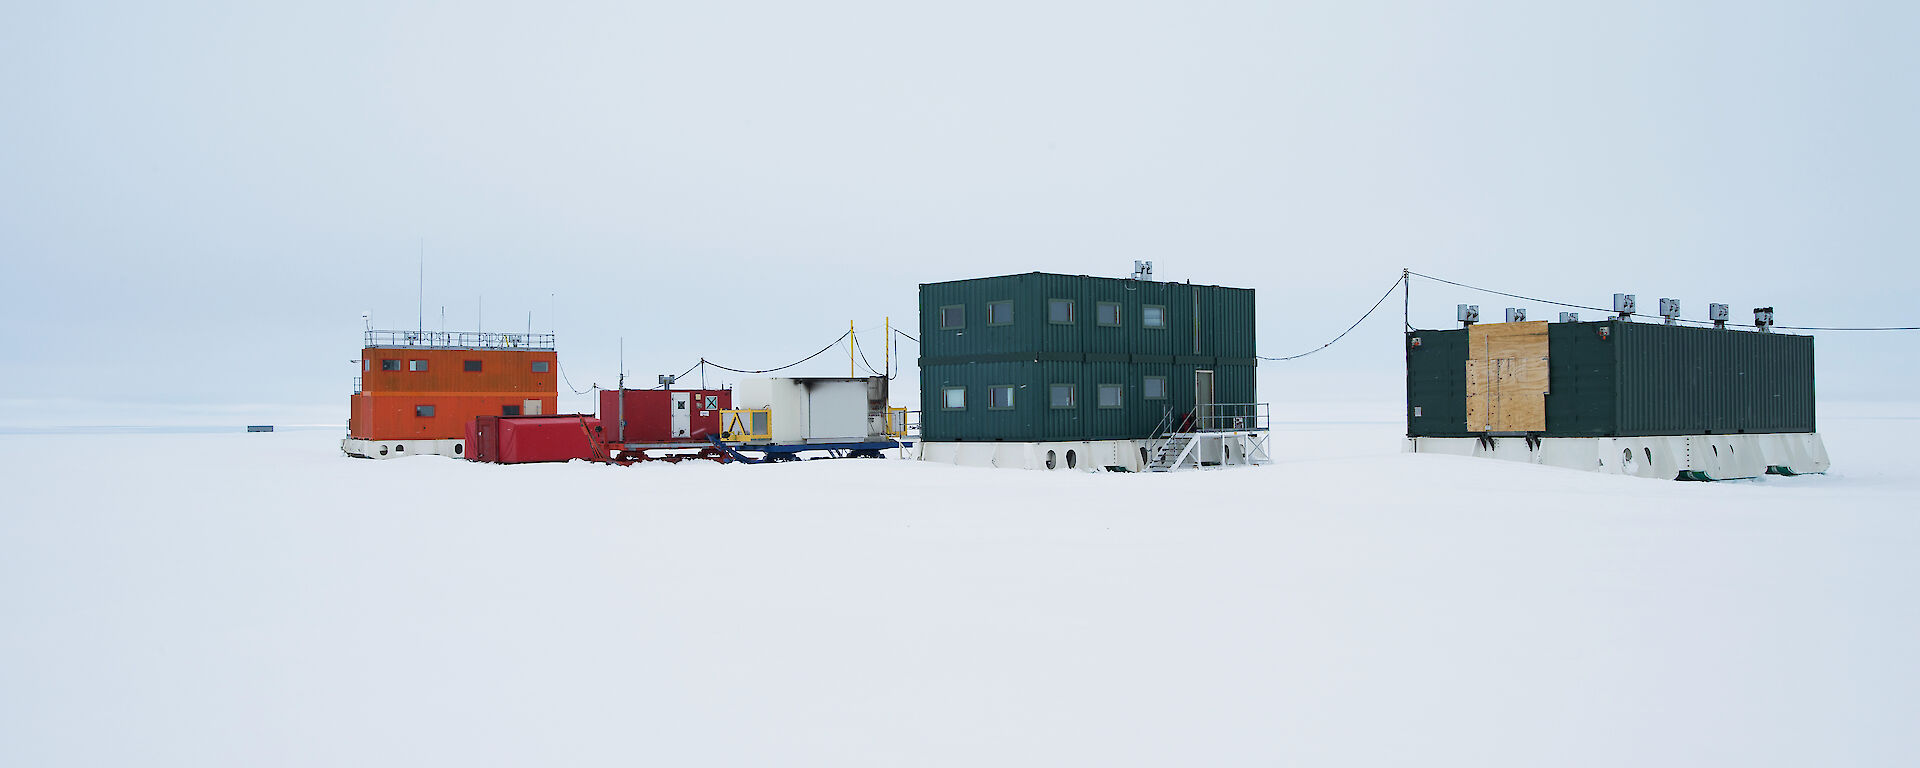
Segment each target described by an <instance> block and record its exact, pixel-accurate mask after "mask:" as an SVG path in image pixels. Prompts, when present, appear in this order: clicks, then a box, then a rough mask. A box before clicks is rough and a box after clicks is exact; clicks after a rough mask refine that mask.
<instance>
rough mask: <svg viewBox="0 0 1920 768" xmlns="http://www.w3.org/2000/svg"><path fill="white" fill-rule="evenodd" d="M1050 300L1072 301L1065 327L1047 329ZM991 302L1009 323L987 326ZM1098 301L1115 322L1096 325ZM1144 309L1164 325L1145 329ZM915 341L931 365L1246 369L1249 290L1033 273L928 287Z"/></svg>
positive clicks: (1250, 353)
mask: <svg viewBox="0 0 1920 768" xmlns="http://www.w3.org/2000/svg"><path fill="white" fill-rule="evenodd" d="M1053 299H1062V300H1066V301H1070V302H1072V306H1073V321H1072V322H1071V323H1064V324H1062V323H1055V322H1052V319H1051V317H1050V315H1049V303H1050V300H1053ZM999 301H1011V302H1012V303H1013V318H1012V322H1011V323H1009V324H1004V325H998V324H989V323H988V322H987V305H988V304H990V303H993V302H999ZM1103 302H1105V303H1113V304H1118V305H1119V307H1120V315H1121V317H1120V324H1119V325H1117V326H1116V325H1102V324H1101V323H1100V316H1099V312H1100V304H1101V303H1103ZM949 306H957V307H960V308H961V313H962V315H963V323H962V326H961V327H958V328H945V327H942V325H941V322H940V310H941V308H943V307H949ZM1150 306H1151V307H1160V308H1162V309H1164V310H1165V326H1164V327H1159V328H1150V327H1147V326H1146V325H1145V322H1144V318H1145V313H1146V309H1147V308H1148V307H1150ZM920 340H921V343H920V351H921V356H922V359H923V360H924V361H926V362H930V363H935V364H938V363H945V362H961V361H974V362H980V361H985V360H1019V359H1026V360H1035V359H1042V358H1045V357H1052V358H1055V359H1066V358H1069V357H1071V358H1073V359H1078V360H1085V359H1086V358H1087V356H1100V357H1112V358H1118V356H1126V357H1128V358H1129V360H1118V359H1115V360H1112V361H1113V362H1144V361H1146V359H1147V358H1172V357H1188V358H1226V359H1227V361H1228V362H1230V363H1234V364H1240V363H1245V364H1252V362H1253V358H1254V354H1255V352H1254V350H1255V349H1256V347H1255V344H1254V292H1253V291H1252V290H1251V289H1247V288H1225V287H1221V286H1212V285H1189V284H1185V283H1156V282H1149V281H1139V280H1122V279H1118V278H1109V277H1088V276H1084V275H1082V276H1075V275H1054V274H1047V273H1041V272H1034V273H1029V274H1023V275H1005V276H1001V277H986V278H979V279H975V280H956V281H952V282H945V283H927V284H924V285H921V286H920ZM1133 358H1138V359H1133ZM1192 362H1212V360H1196V361H1192Z"/></svg>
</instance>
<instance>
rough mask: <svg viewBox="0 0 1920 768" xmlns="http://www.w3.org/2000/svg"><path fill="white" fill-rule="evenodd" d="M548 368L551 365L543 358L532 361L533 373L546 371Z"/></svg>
mask: <svg viewBox="0 0 1920 768" xmlns="http://www.w3.org/2000/svg"><path fill="white" fill-rule="evenodd" d="M550 368H552V365H551V364H550V363H548V362H547V361H545V360H535V361H533V372H534V373H546V372H547V371H548V370H549V369H550Z"/></svg>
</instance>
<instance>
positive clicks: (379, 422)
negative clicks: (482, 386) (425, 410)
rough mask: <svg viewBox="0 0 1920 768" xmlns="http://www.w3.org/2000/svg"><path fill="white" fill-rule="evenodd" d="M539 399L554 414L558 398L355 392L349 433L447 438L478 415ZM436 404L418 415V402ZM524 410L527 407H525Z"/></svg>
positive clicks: (463, 429)
mask: <svg viewBox="0 0 1920 768" xmlns="http://www.w3.org/2000/svg"><path fill="white" fill-rule="evenodd" d="M527 400H539V401H540V412H541V413H542V414H552V413H553V412H554V410H555V409H557V408H558V407H559V403H558V398H556V397H553V396H547V397H540V396H537V395H534V394H532V393H527V394H524V395H498V394H485V395H476V394H467V393H452V392H420V393H399V394H380V393H368V392H363V393H361V394H358V395H354V396H353V409H352V411H353V418H352V419H351V420H350V421H349V423H348V434H349V435H351V436H352V437H357V438H361V439H363V440H446V439H454V438H465V437H466V434H467V422H469V421H472V420H473V418H474V417H475V416H499V415H501V413H502V412H501V409H502V408H503V407H504V406H509V405H516V406H524V404H525V401H527ZM422 405H430V406H433V415H432V416H418V415H415V408H416V406H422ZM523 412H524V411H523Z"/></svg>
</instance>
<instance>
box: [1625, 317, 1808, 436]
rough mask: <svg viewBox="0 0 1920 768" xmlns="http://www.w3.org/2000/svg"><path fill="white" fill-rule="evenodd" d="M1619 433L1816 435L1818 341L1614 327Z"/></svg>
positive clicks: (1778, 335)
mask: <svg viewBox="0 0 1920 768" xmlns="http://www.w3.org/2000/svg"><path fill="white" fill-rule="evenodd" d="M1613 333H1614V334H1615V339H1614V340H1615V347H1614V349H1615V352H1614V354H1615V359H1616V360H1617V364H1618V366H1619V368H1618V370H1619V382H1620V391H1619V413H1620V417H1619V419H1620V423H1619V433H1620V434H1622V435H1629V436H1636V435H1703V434H1707V435H1719V434H1737V433H1742V432H1812V431H1813V430H1814V426H1815V423H1814V400H1813V337H1811V336H1795V335H1790V334H1784V333H1748V332H1744V331H1730V330H1715V329H1711V328H1690V327H1686V326H1670V325H1650V324H1645V323H1617V322H1616V323H1615V324H1614V330H1613Z"/></svg>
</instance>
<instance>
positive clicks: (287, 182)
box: [0, 0, 1920, 421]
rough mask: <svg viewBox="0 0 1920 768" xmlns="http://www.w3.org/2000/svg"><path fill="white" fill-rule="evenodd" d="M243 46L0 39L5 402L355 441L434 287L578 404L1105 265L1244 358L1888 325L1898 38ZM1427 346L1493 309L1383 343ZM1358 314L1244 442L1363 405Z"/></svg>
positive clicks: (972, 26) (1845, 344)
mask: <svg viewBox="0 0 1920 768" xmlns="http://www.w3.org/2000/svg"><path fill="white" fill-rule="evenodd" d="M272 5H274V4H269V3H254V2H233V3H204V4H203V3H184V2H176V3H127V4H107V3H85V2H62V3H31V4H30V3H9V4H7V5H6V6H5V7H4V9H0V97H4V101H3V102H0V103H3V104H4V109H0V258H3V259H4V262H3V265H0V278H4V284H5V286H6V288H7V290H6V293H5V295H6V301H5V302H3V303H0V313H3V314H0V318H4V321H5V327H6V329H7V331H6V333H7V339H8V343H7V344H5V345H3V346H0V367H4V369H5V370H6V371H7V372H8V373H9V374H10V375H8V376H7V377H6V383H5V384H4V386H3V388H0V398H5V399H11V400H38V399H48V398H64V399H76V400H95V401H123V402H133V403H148V402H151V403H158V404H189V405H193V404H201V405H204V404H222V403H264V404H284V405H288V406H312V405H320V406H334V405H337V406H338V412H339V413H338V415H339V418H340V419H341V420H342V421H344V419H345V415H346V397H347V394H348V393H349V391H350V388H351V380H352V378H353V377H354V376H355V375H356V368H355V367H354V366H353V365H352V364H351V363H350V362H349V361H350V360H353V359H354V358H356V357H358V354H359V350H358V345H359V343H360V329H361V322H360V313H361V312H362V311H363V310H366V311H371V312H372V313H373V318H374V323H375V325H376V326H379V327H383V328H405V327H412V326H413V325H414V324H415V323H416V312H417V305H416V291H417V290H418V286H417V284H416V279H417V270H418V267H419V258H420V254H421V251H422V242H423V241H424V243H425V248H424V252H425V264H426V291H425V292H426V315H427V322H426V324H427V325H428V326H429V327H433V328H437V327H439V325H440V322H441V321H440V316H441V308H442V307H444V308H445V317H446V324H447V326H449V327H450V328H454V329H471V328H475V327H479V326H481V325H484V327H485V328H486V329H487V330H498V331H512V330H523V329H525V327H526V326H527V323H528V313H529V312H531V313H532V325H533V326H534V328H535V329H536V330H546V329H549V328H551V329H555V330H557V331H558V333H559V335H560V349H561V359H562V363H563V365H564V367H565V369H566V371H567V373H568V376H569V378H570V379H571V381H572V383H573V384H574V385H576V386H578V387H581V388H585V387H587V386H588V385H589V383H592V382H598V383H600V384H602V385H611V384H612V383H613V381H614V379H615V377H616V376H617V369H618V366H617V364H616V355H617V350H618V345H619V343H620V339H621V338H623V337H624V338H625V340H626V341H625V343H626V360H627V369H628V370H629V371H630V372H631V374H632V375H634V376H637V377H639V378H640V379H641V380H642V381H645V382H648V383H650V382H651V381H652V380H653V377H654V375H655V374H658V373H671V372H678V371H679V370H681V369H683V368H685V367H686V366H687V365H689V364H690V363H691V362H692V361H694V360H696V359H698V358H699V357H701V356H702V355H704V356H706V357H709V358H711V359H713V360H716V361H720V362H723V363H727V364H730V365H735V366H741V367H760V366H770V365H776V364H780V363H785V362H788V361H790V360H792V359H794V358H797V357H800V356H802V355H805V354H806V353H808V352H811V351H813V350H814V349H817V348H818V347H819V346H821V345H822V344H825V343H826V342H827V341H828V340H831V339H832V338H833V337H834V336H836V335H837V334H839V333H840V332H842V331H843V330H844V329H845V328H846V325H847V322H848V321H849V320H852V321H855V322H856V323H858V324H859V325H860V326H861V327H863V328H867V327H872V328H876V329H877V328H878V326H879V325H880V324H881V322H882V318H884V317H886V316H889V315H891V316H892V318H893V320H894V322H895V324H896V325H899V326H903V327H906V328H908V329H909V330H912V329H914V327H915V325H916V321H915V318H914V314H915V309H916V307H915V304H916V302H915V289H916V285H917V284H918V283H922V282H932V281H939V280H950V279H956V278H964V277H976V276H984V275H993V274H1003V273H1008V272H1024V271H1034V270H1040V271H1050V272H1065V273H1073V274H1103V275H1113V276H1123V275H1125V274H1126V273H1127V272H1128V271H1129V270H1130V268H1131V265H1132V261H1133V260H1135V259H1151V260H1153V261H1154V262H1155V264H1156V265H1157V272H1158V276H1159V277H1161V278H1163V279H1176V280H1185V279H1192V280H1193V281H1194V282H1200V283H1213V284H1225V285H1234V286H1245V287H1252V288H1255V289H1257V290H1258V291H1259V315H1260V327H1259V338H1260V346H1261V348H1262V353H1263V354H1266V355H1272V356H1279V355H1286V354H1293V353H1297V352H1300V351H1304V350H1306V349H1310V348H1312V347H1314V346H1317V345H1318V344H1320V343H1321V342H1323V341H1325V340H1326V339H1327V338H1329V337H1331V336H1333V335H1334V334H1336V333H1338V332H1339V331H1340V330H1341V329H1342V328H1344V327H1346V325H1347V324H1348V323H1351V322H1352V321H1353V319H1354V318H1355V317H1357V316H1358V314H1359V313H1360V312H1361V311H1362V310H1364V309H1365V308H1366V307H1367V306H1368V305H1369V304H1371V303H1372V302H1373V301H1374V300H1375V299H1376V298H1378V296H1379V295H1380V293H1381V292H1382V291H1384V290H1385V289H1386V287H1387V285H1389V284H1390V283H1391V282H1392V281H1393V280H1394V278H1395V277H1396V276H1397V274H1398V272H1399V270H1400V268H1401V267H1403V266H1406V267H1412V268H1413V269H1415V270H1417V271H1422V272H1427V273H1430V274H1435V275H1439V276H1444V277H1450V278H1452V279H1455V280H1460V281H1463V282H1469V283H1476V284H1484V285H1488V286H1491V287H1496V288H1504V289H1506V290H1510V291H1514V292H1518V293H1522V294H1527V295H1534V296H1545V297H1548V298H1565V299H1567V300H1572V301H1579V302H1582V303H1595V304H1603V303H1605V302H1607V301H1608V297H1609V295H1610V294H1611V293H1613V292H1614V291H1628V292H1633V293H1636V294H1638V295H1639V297H1640V301H1641V305H1642V306H1643V307H1652V306H1653V304H1654V302H1655V299H1656V298H1658V297H1661V296H1672V297H1677V298H1679V299H1681V300H1682V301H1683V302H1684V308H1685V310H1686V312H1687V316H1689V317H1696V318H1698V317H1704V315H1705V311H1706V305H1707V303H1708V302H1710V301H1724V302H1727V303H1730V304H1732V305H1733V306H1734V308H1735V311H1736V318H1737V319H1740V320H1749V319H1750V313H1749V312H1748V310H1750V309H1751V308H1752V307H1754V306H1760V305H1763V304H1772V305H1776V306H1777V307H1778V310H1779V322H1780V323H1781V324H1784V325H1795V324H1848V325H1851V324H1899V325H1911V324H1916V323H1920V307H1917V306H1915V302H1914V297H1915V285H1916V282H1917V281H1916V278H1917V277H1920V267H1916V266H1915V264H1914V262H1913V259H1912V257H1913V255H1914V253H1915V250H1916V245H1920V224H1917V222H1920V216H1916V210H1915V208H1916V206H1915V203H1916V200H1920V196H1916V193H1917V192H1920V181H1917V180H1920V149H1916V147H1915V141H1916V137H1920V74H1917V73H1920V11H1916V8H1920V5H1916V4H1914V3H1897V2H1890V3H1849V2H1791V3H1778V2H1774V3H1769V2H1752V1H1751V0H1748V1H1746V2H1674V1H1672V0H1663V1H1661V2H1626V3H1622V2H1606V3H1591V4H1580V5H1575V4H1567V3H1537V2H1518V1H1515V2H1456V3H1411V2H1409V3H1394V2H1365V1H1364V0H1362V1H1356V0H1342V1H1341V2H1320V3H1287V2H1239V3H1221V2H1211V3H1209V2H1191V1H1189V2H1178V3H1173V2H1168V3H1156V4H1133V3H1116V2H1110V1H1109V2H1084V3H1061V2H1035V1H1033V0H1023V1H1022V2H1004V3H1003V2H969V3H950V4H939V5H918V4H909V3H900V2H871V3H850V2H834V1H833V0H825V1H821V2H808V3H793V2H732V3H686V2H678V3H641V2H621V3H607V4H591V3H588V4H582V3H566V2H546V3H528V4H525V5H519V6H516V5H500V4H489V3H479V2H459V3H453V2H446V3H429V4H407V3H398V2H374V3H350V2H328V3H301V4H286V5H285V6H284V7H277V8H276V7H270V6H272ZM482 301H484V305H485V316H484V320H483V319H482V318H481V317H479V316H478V307H479V305H480V303H481V302H482ZM1458 302H1472V303H1477V304H1479V305H1480V306H1481V308H1482V312H1483V314H1485V315H1486V316H1488V317H1496V316H1497V315H1498V314H1499V311H1500V309H1501V308H1502V307H1505V306H1511V305H1516V304H1520V302H1512V301H1508V300H1504V299H1501V298H1499V297H1492V296H1483V295H1476V294H1471V293H1468V292H1465V291H1461V290H1458V289H1452V288H1447V287H1445V286H1439V285H1434V284H1431V283H1420V284H1416V285H1415V286H1414V291H1413V314H1414V322H1415V324H1416V325H1420V326H1424V327H1438V326H1450V325H1451V324H1452V322H1451V321H1452V316H1453V310H1452V307H1453V305H1454V304H1455V303H1458ZM1396 303H1397V302H1396ZM1529 308H1530V309H1531V310H1532V313H1533V317H1534V318H1535V319H1540V318H1543V317H1552V316H1553V313H1554V312H1556V311H1557V310H1556V309H1555V308H1552V307H1547V306H1540V305H1535V306H1531V307H1529ZM1392 310H1393V311H1392V312H1391V313H1390V315H1389V316H1383V317H1381V318H1377V319H1376V320H1375V321H1373V322H1370V323H1369V324H1368V325H1366V326H1363V327H1362V328H1361V329H1360V330H1359V331H1356V332H1355V334H1354V336H1353V337H1352V338H1350V339H1349V340H1348V341H1347V342H1344V343H1342V344H1341V345H1339V346H1337V347H1335V348H1333V349H1331V350H1329V351H1328V352H1325V353H1322V354H1320V355H1316V356H1314V357H1310V358H1306V359H1304V360H1301V361H1296V362H1292V363H1268V364H1264V365H1262V366H1261V371H1260V377H1261V385H1262V389H1263V398H1264V399H1267V400H1276V401H1278V400H1288V399H1296V398H1326V397H1342V396H1348V397H1366V398H1378V399H1382V400H1385V401H1389V402H1391V401H1393V400H1394V399H1395V398H1398V397H1399V396H1400V387H1401V380H1402V379H1401V376H1402V370H1401V354H1400V341H1399V336H1398V335H1397V333H1396V331H1397V325H1398V322H1399V318H1398V314H1399V312H1398V310H1399V308H1398V307H1397V306H1394V307H1392ZM1862 336H1864V335H1862ZM879 337H880V334H879V333H878V331H877V330H875V331H874V332H873V333H872V334H871V337H870V338H872V339H875V340H877V339H878V338H879ZM1817 347H1818V350H1819V355H1820V361H1821V369H1820V376H1821V378H1820V381H1819V387H1820V390H1821V393H1822V396H1823V398H1850V399H1857V398H1894V397H1907V398H1911V397H1912V393H1913V389H1912V381H1913V379H1914V375H1915V373H1916V372H1920V364H1916V363H1915V358H1916V357H1917V356H1920V334H1877V335H1871V337H1870V338H1863V337H1861V336H1853V337H1847V336H1844V335H1842V334H1825V335H1821V336H1820V339H1819V342H1818V344H1817ZM903 349H904V350H905V351H906V352H907V353H908V354H909V355H911V354H913V352H914V350H913V348H912V347H911V345H905V344H904V343H903ZM829 358H830V359H823V360H822V361H821V362H820V363H819V364H818V365H815V366H811V367H808V368H804V369H801V372H802V373H807V374H814V375H836V374H842V375H843V374H844V373H845V361H844V358H834V356H829ZM878 362H879V361H878V360H876V361H875V363H876V364H878ZM907 370H908V371H909V373H911V372H912V369H911V368H908V369H907ZM911 378H912V377H911V376H909V377H908V379H909V381H908V382H907V383H906V386H905V387H903V389H906V390H908V391H910V390H911V388H912V383H911ZM896 401H897V402H898V403H900V404H906V403H907V402H909V398H907V397H905V396H896ZM584 402H585V400H584V399H574V400H573V401H572V402H571V403H570V402H569V401H568V400H567V399H563V402H562V405H563V407H573V406H575V405H576V404H584Z"/></svg>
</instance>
